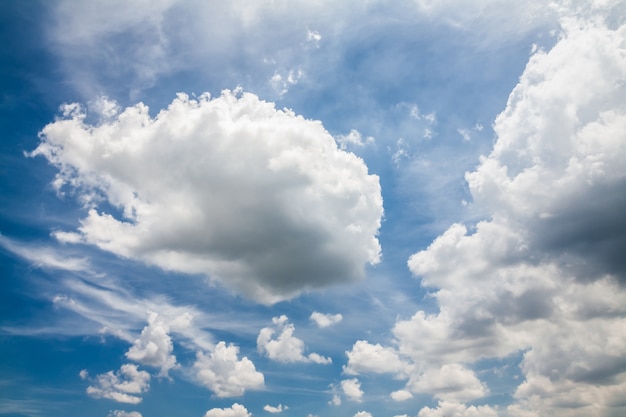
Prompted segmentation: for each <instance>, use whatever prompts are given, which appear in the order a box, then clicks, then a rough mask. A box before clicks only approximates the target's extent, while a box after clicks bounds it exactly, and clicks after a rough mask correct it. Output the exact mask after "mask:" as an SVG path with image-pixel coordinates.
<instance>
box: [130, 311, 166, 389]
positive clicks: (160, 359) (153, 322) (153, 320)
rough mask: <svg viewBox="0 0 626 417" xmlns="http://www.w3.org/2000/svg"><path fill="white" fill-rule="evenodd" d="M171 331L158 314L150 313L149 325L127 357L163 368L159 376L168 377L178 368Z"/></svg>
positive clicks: (134, 343)
mask: <svg viewBox="0 0 626 417" xmlns="http://www.w3.org/2000/svg"><path fill="white" fill-rule="evenodd" d="M169 330H170V329H169V326H168V325H167V324H166V323H165V322H164V321H163V320H161V319H160V318H159V315H158V314H157V313H155V312H154V311H148V325H147V326H146V327H144V329H143V330H142V332H141V336H139V338H138V339H136V340H135V341H134V342H133V345H132V346H131V348H130V349H129V350H128V352H126V357H127V358H128V359H131V360H133V361H136V362H139V363H141V364H143V365H149V366H154V367H157V368H161V371H160V373H159V375H161V376H165V377H167V376H168V371H169V370H170V369H172V368H173V367H174V366H176V356H174V355H173V354H172V351H173V350H174V346H173V343H172V338H171V337H170V335H169Z"/></svg>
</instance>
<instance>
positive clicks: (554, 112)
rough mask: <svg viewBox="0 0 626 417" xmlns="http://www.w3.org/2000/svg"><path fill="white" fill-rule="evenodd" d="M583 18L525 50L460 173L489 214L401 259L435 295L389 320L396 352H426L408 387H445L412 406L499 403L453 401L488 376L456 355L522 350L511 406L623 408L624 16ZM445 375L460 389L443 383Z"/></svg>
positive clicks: (478, 389) (565, 411)
mask: <svg viewBox="0 0 626 417" xmlns="http://www.w3.org/2000/svg"><path fill="white" fill-rule="evenodd" d="M590 7H591V8H593V7H595V6H590ZM580 10H582V12H586V11H588V10H589V9H588V8H587V7H583V8H581V9H580ZM614 10H616V9H614ZM587 17H588V18H585V17H581V18H571V17H566V18H563V19H562V25H563V33H562V35H561V37H560V38H559V40H558V42H557V44H556V45H555V46H554V47H553V48H552V49H551V50H549V51H547V52H545V51H541V50H538V51H537V52H535V54H534V55H533V56H532V57H531V59H530V61H529V62H528V65H527V67H526V69H525V70H524V73H523V75H522V76H521V78H520V81H519V83H518V85H517V86H516V87H515V89H514V90H513V92H512V93H511V95H510V97H509V101H508V104H507V107H506V109H505V110H504V111H503V112H502V113H501V114H500V115H499V116H498V118H497V119H496V122H495V124H494V130H495V132H496V134H497V140H496V142H495V144H494V148H493V151H492V152H491V154H490V155H488V156H486V157H483V158H482V159H481V162H480V165H479V166H478V168H477V169H476V170H475V171H474V172H471V173H468V174H467V175H466V178H467V181H468V184H469V188H470V191H471V193H472V196H473V203H472V205H473V207H474V210H476V211H477V212H480V213H483V214H484V215H485V218H487V219H488V220H484V221H481V222H479V223H478V224H477V225H475V226H473V227H472V226H469V227H468V226H466V225H463V224H455V225H452V226H451V227H450V228H449V229H448V230H447V231H446V232H445V233H443V234H442V235H441V236H439V237H438V238H437V239H435V241H434V242H433V243H432V244H431V245H430V246H429V247H428V248H427V249H426V250H423V251H421V252H419V253H417V254H415V255H413V256H412V257H411V258H410V260H409V267H410V269H411V271H412V272H413V273H414V274H415V275H416V276H419V277H420V278H421V280H422V281H421V282H422V285H424V286H426V287H430V288H434V289H435V292H434V293H433V295H434V297H435V299H436V300H437V302H438V304H439V312H438V313H436V314H426V313H424V312H422V311H420V312H417V313H416V314H415V315H414V316H413V317H412V318H411V319H409V320H400V321H398V322H397V323H396V326H395V328H394V330H393V333H394V335H395V337H396V339H397V340H396V341H397V343H398V350H399V352H401V353H402V354H403V355H407V356H409V357H411V359H412V360H413V361H415V362H416V363H421V362H420V361H423V362H427V363H430V364H431V367H430V369H428V370H427V371H426V372H425V373H424V374H423V375H421V376H415V375H414V376H413V378H412V380H411V381H410V382H409V386H410V388H411V389H412V390H416V391H420V390H422V389H424V390H430V392H432V393H433V395H435V396H436V397H438V398H440V399H442V400H443V401H442V402H441V403H440V405H439V407H438V408H437V409H430V408H424V409H423V410H422V411H420V414H419V416H420V417H427V416H435V415H443V414H445V415H446V416H448V415H461V416H465V415H483V414H485V415H495V411H494V410H482V411H481V410H478V409H476V408H472V407H469V408H467V407H466V406H465V405H463V404H461V402H462V401H465V400H467V399H471V398H477V397H479V396H480V395H484V392H485V390H484V386H482V384H480V381H478V379H477V378H476V376H475V375H474V374H473V372H471V371H469V370H468V369H465V368H463V367H461V365H450V364H453V363H464V364H471V363H474V362H475V361H477V360H479V359H481V358H490V357H504V356H507V355H511V354H522V352H523V361H522V365H521V369H522V372H523V374H524V381H523V382H522V383H521V385H520V386H519V387H518V388H517V390H516V392H515V398H516V402H515V403H514V404H512V405H511V406H510V407H509V408H508V410H507V413H508V414H509V415H512V416H530V415H533V416H535V415H562V416H586V415H602V414H607V413H612V414H616V413H617V414H621V413H623V411H624V405H623V402H619V401H618V400H617V398H619V396H620V395H623V393H624V392H626V368H624V366H623V353H622V352H623V351H624V349H625V348H626V336H624V335H626V327H625V326H626V323H624V320H623V316H624V314H626V308H625V307H624V305H626V304H624V301H625V300H626V291H625V290H624V288H623V283H624V282H625V278H624V277H626V264H625V263H624V261H623V253H625V251H626V240H625V239H624V236H625V235H626V221H624V216H623V213H624V212H625V210H626V198H625V197H624V196H626V168H625V167H626V145H625V142H624V140H623V137H624V136H623V132H624V131H626V108H625V107H624V97H625V96H626V88H625V87H624V83H623V80H624V79H626V60H625V59H624V56H626V49H625V46H624V45H626V25H622V26H619V24H615V23H613V24H611V25H610V26H609V25H607V24H605V23H604V22H603V20H602V19H601V18H599V17H598V16H595V15H592V16H587ZM446 362H447V363H448V364H445V363H446ZM435 366H437V367H439V368H435ZM446 366H447V367H450V366H457V367H458V368H457V369H452V368H448V369H447V370H446V371H445V372H444V368H445V367H446ZM437 369H438V370H437ZM446 374H447V376H446ZM453 376H454V377H453ZM420 378H423V383H422V382H420V381H421V379H420ZM451 380H455V381H461V382H463V381H464V382H465V383H464V385H465V388H464V389H463V390H462V391H459V394H460V395H459V396H456V395H452V396H450V397H449V396H447V394H445V395H444V394H442V393H441V392H442V391H441V390H439V388H441V389H443V387H445V386H446V384H448V383H449V381H451ZM434 391H439V393H436V392H434Z"/></svg>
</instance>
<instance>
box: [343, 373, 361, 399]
mask: <svg viewBox="0 0 626 417" xmlns="http://www.w3.org/2000/svg"><path fill="white" fill-rule="evenodd" d="M341 389H342V390H343V393H344V394H345V396H346V397H348V398H349V399H350V400H352V401H356V402H361V399H362V398H363V391H362V390H361V383H360V382H359V380H358V379H356V378H352V379H344V380H343V381H341Z"/></svg>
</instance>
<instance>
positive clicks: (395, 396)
mask: <svg viewBox="0 0 626 417" xmlns="http://www.w3.org/2000/svg"><path fill="white" fill-rule="evenodd" d="M389 396H390V397H391V399H392V400H394V401H406V400H410V399H411V398H413V394H411V392H410V391H407V390H405V389H401V390H398V391H394V392H392V393H391V394H389Z"/></svg>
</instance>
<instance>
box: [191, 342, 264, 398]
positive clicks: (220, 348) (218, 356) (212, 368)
mask: <svg viewBox="0 0 626 417" xmlns="http://www.w3.org/2000/svg"><path fill="white" fill-rule="evenodd" d="M238 354H239V348H238V347H237V346H235V345H232V344H231V345H228V346H227V345H226V343H225V342H219V343H218V344H217V345H216V346H215V349H214V350H213V352H211V353H209V354H208V355H207V354H204V353H202V352H198V353H197V359H196V362H195V363H194V368H196V369H197V374H196V376H197V378H198V381H199V382H200V383H201V384H203V385H205V386H206V387H207V388H209V389H210V390H211V391H213V392H214V393H215V395H216V396H218V397H236V396H240V395H243V394H244V392H245V391H246V390H247V389H261V388H263V386H264V385H265V381H264V378H263V374H262V373H260V372H258V371H257V370H256V368H255V367H254V364H253V363H252V361H250V360H249V359H248V358H247V357H243V358H242V359H241V360H239V358H238Z"/></svg>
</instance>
